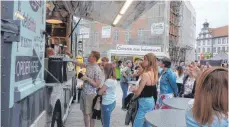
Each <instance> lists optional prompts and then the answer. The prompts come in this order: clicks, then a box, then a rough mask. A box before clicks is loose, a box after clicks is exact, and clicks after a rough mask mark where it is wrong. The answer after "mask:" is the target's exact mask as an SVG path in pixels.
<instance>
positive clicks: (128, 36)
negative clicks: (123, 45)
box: [125, 31, 130, 42]
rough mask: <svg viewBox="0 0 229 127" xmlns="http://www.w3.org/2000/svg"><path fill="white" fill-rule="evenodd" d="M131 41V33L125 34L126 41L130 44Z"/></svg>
mask: <svg viewBox="0 0 229 127" xmlns="http://www.w3.org/2000/svg"><path fill="white" fill-rule="evenodd" d="M129 40H130V32H129V31H127V32H125V41H126V42H128V41H129Z"/></svg>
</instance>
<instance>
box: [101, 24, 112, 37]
mask: <svg viewBox="0 0 229 127" xmlns="http://www.w3.org/2000/svg"><path fill="white" fill-rule="evenodd" d="M110 37H111V26H103V27H102V38H110Z"/></svg>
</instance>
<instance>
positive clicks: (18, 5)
mask: <svg viewBox="0 0 229 127" xmlns="http://www.w3.org/2000/svg"><path fill="white" fill-rule="evenodd" d="M13 3H14V5H13V6H14V12H13V14H14V17H13V20H21V24H20V26H21V27H20V42H17V43H13V44H12V50H11V51H12V53H11V65H9V68H10V69H11V70H10V71H11V72H10V73H11V77H10V86H9V87H10V91H9V92H10V95H9V96H10V97H9V107H12V106H13V104H14V102H16V101H20V100H21V99H23V98H25V97H27V96H29V95H30V94H33V93H34V92H35V91H37V90H39V89H40V88H42V87H44V86H45V81H44V55H45V54H44V53H45V45H44V44H45V35H44V34H43V32H44V31H45V14H46V2H45V1H32V0H30V1H20V0H19V1H14V2H13Z"/></svg>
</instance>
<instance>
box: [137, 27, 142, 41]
mask: <svg viewBox="0 0 229 127" xmlns="http://www.w3.org/2000/svg"><path fill="white" fill-rule="evenodd" d="M142 38H143V29H139V30H138V39H142Z"/></svg>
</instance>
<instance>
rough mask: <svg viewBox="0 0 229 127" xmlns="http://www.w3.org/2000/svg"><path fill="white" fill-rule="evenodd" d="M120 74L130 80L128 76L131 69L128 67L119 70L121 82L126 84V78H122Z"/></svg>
mask: <svg viewBox="0 0 229 127" xmlns="http://www.w3.org/2000/svg"><path fill="white" fill-rule="evenodd" d="M122 73H126V75H127V77H126V78H127V79H128V78H130V77H129V75H130V74H131V69H130V68H129V67H125V68H123V69H122V70H121V82H126V78H124V76H123V74H122Z"/></svg>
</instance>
